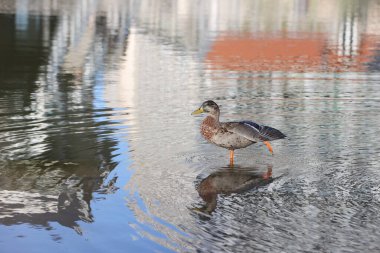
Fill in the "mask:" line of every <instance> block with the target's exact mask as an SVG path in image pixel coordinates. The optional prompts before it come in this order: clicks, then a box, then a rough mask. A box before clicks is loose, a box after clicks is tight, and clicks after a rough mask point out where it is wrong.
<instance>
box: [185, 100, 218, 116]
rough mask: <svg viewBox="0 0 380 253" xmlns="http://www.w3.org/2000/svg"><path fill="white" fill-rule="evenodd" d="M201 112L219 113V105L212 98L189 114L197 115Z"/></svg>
mask: <svg viewBox="0 0 380 253" xmlns="http://www.w3.org/2000/svg"><path fill="white" fill-rule="evenodd" d="M201 113H208V114H211V115H219V106H218V105H217V104H216V103H215V102H214V101H212V100H207V101H205V102H203V104H202V105H201V107H199V109H197V110H195V111H193V112H192V113H191V115H197V114H201Z"/></svg>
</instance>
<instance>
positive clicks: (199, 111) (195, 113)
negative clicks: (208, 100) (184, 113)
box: [191, 107, 204, 115]
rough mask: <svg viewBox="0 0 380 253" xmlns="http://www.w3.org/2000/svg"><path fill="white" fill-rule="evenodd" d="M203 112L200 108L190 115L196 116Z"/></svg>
mask: <svg viewBox="0 0 380 253" xmlns="http://www.w3.org/2000/svg"><path fill="white" fill-rule="evenodd" d="M203 112H204V111H203V108H202V107H201V108H199V109H198V110H195V111H193V112H192V113H191V115H197V114H201V113H203Z"/></svg>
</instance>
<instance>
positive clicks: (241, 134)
mask: <svg viewBox="0 0 380 253" xmlns="http://www.w3.org/2000/svg"><path fill="white" fill-rule="evenodd" d="M202 113H205V114H207V116H206V117H205V119H204V120H203V122H202V123H201V126H200V132H201V134H202V136H203V137H204V138H205V139H206V140H207V141H208V142H210V143H212V144H215V145H217V146H219V147H222V148H225V149H228V150H229V151H230V164H229V166H230V167H233V166H234V152H235V150H236V149H241V148H246V147H248V146H250V145H252V144H254V143H258V142H263V143H264V144H265V145H266V147H267V148H268V150H269V152H270V153H271V154H272V155H273V148H272V146H271V144H270V142H271V141H274V140H279V139H284V138H286V135H285V134H283V133H282V132H281V131H280V130H277V129H275V128H273V127H270V126H265V125H261V124H258V123H255V122H253V121H250V120H242V121H233V122H220V121H219V117H220V109H219V106H218V104H217V103H215V102H214V101H212V100H207V101H205V102H203V103H202V105H201V106H200V107H199V108H198V109H197V110H195V111H193V112H192V113H191V115H198V114H202Z"/></svg>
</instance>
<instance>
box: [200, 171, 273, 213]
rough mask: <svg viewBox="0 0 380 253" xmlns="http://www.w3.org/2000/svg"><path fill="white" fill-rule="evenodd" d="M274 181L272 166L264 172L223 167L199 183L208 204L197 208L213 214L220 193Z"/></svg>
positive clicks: (239, 190)
mask: <svg viewBox="0 0 380 253" xmlns="http://www.w3.org/2000/svg"><path fill="white" fill-rule="evenodd" d="M272 181H273V179H272V167H271V166H268V169H267V171H266V172H264V173H258V171H257V170H255V169H251V168H249V169H248V168H244V169H242V168H234V169H231V168H223V169H221V170H218V171H216V172H213V173H211V174H210V175H209V176H207V177H206V178H205V179H203V180H202V181H201V182H200V183H199V185H198V187H197V191H198V193H199V196H200V197H201V198H202V199H203V200H204V201H205V202H206V204H205V206H203V207H201V208H199V209H196V210H199V211H201V212H204V213H206V214H211V213H212V212H213V211H214V210H215V208H216V207H217V201H218V200H217V198H218V195H219V194H227V195H228V194H232V193H243V192H245V191H248V190H250V189H252V188H255V187H260V186H263V185H266V184H269V183H271V182H272Z"/></svg>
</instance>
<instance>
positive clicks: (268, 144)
mask: <svg viewBox="0 0 380 253" xmlns="http://www.w3.org/2000/svg"><path fill="white" fill-rule="evenodd" d="M264 144H265V145H266V146H267V148H268V150H269V152H270V153H271V154H272V155H273V148H272V146H271V145H270V143H269V141H264Z"/></svg>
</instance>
